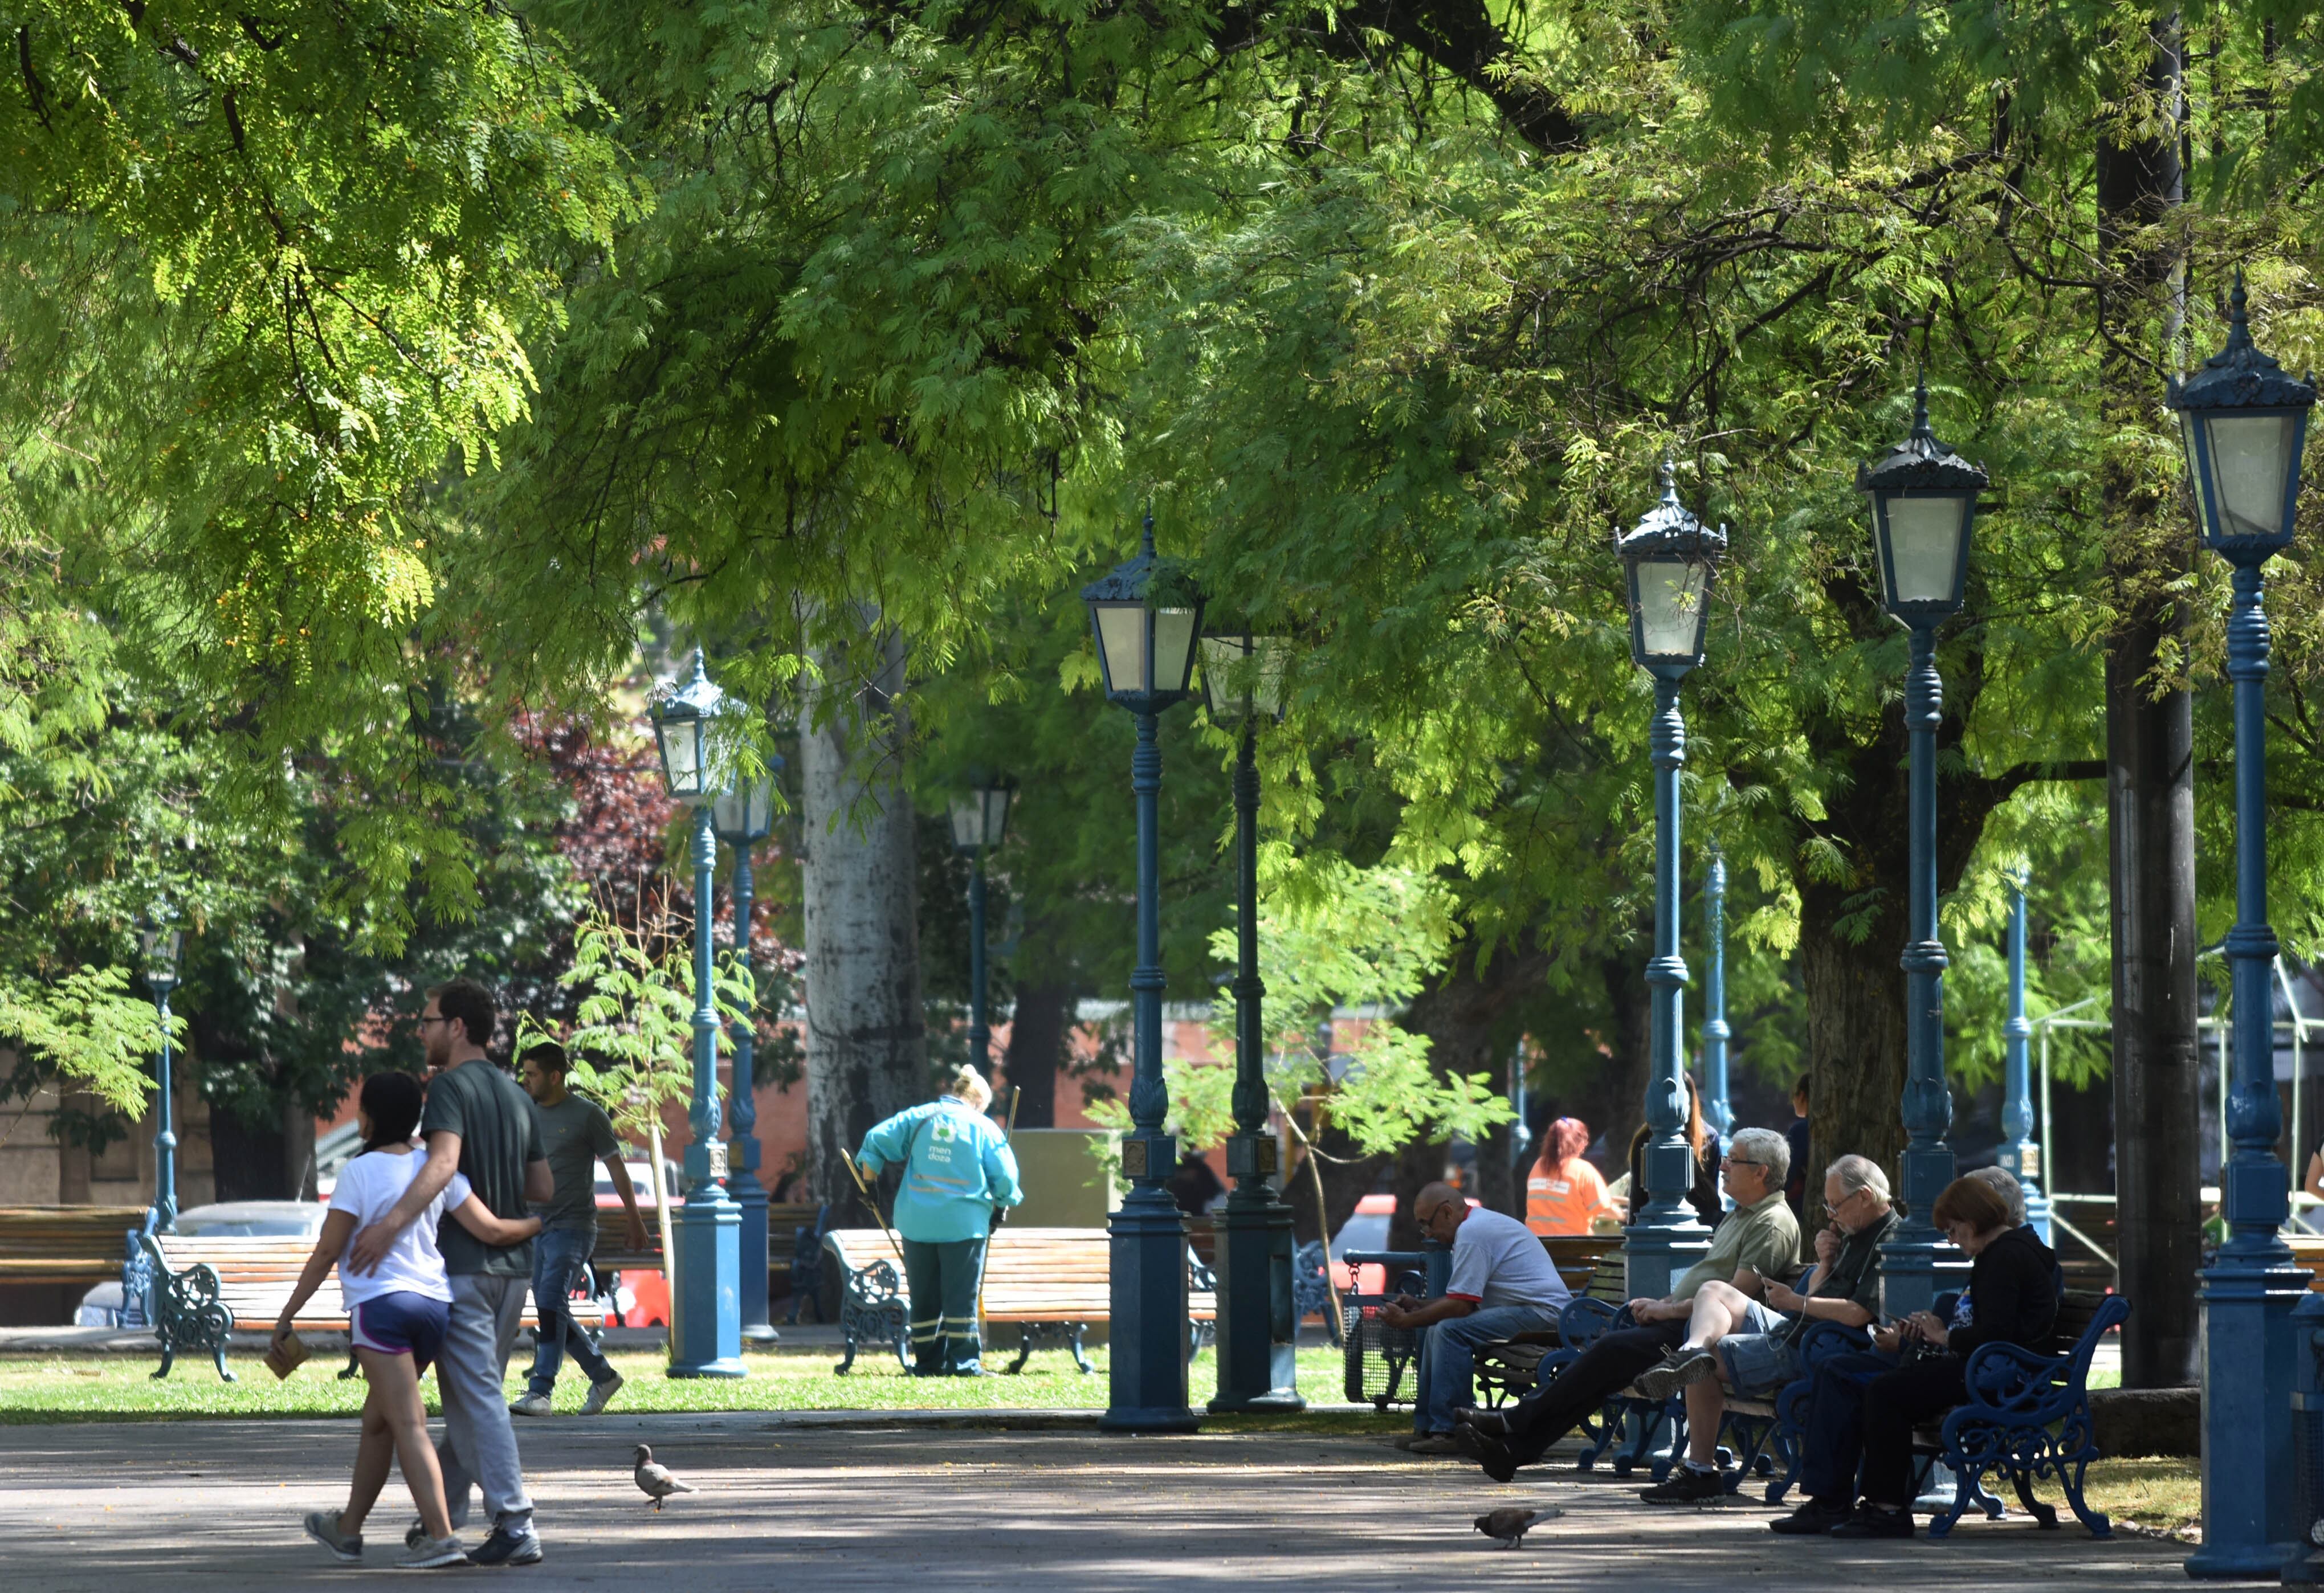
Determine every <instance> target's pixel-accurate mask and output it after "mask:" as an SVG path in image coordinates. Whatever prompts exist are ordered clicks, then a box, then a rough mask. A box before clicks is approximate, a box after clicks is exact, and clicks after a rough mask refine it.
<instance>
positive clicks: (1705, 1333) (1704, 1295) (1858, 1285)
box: [1638, 1156, 1896, 1505]
mask: <svg viewBox="0 0 2324 1593" xmlns="http://www.w3.org/2000/svg"><path fill="white" fill-rule="evenodd" d="M1823 1209H1824V1214H1825V1216H1826V1217H1827V1218H1828V1219H1829V1221H1828V1222H1827V1224H1826V1226H1825V1227H1823V1228H1822V1229H1819V1230H1818V1231H1817V1233H1816V1238H1815V1247H1816V1264H1815V1267H1814V1269H1813V1270H1812V1271H1811V1272H1810V1273H1809V1274H1808V1275H1807V1278H1806V1279H1805V1281H1804V1286H1803V1288H1802V1289H1797V1290H1795V1289H1792V1288H1790V1287H1787V1286H1786V1285H1784V1284H1783V1283H1781V1282H1780V1281H1778V1280H1776V1279H1775V1278H1769V1279H1767V1280H1766V1289H1765V1291H1764V1294H1763V1297H1762V1299H1760V1300H1754V1299H1752V1298H1750V1297H1749V1296H1748V1295H1747V1294H1744V1293H1743V1292H1742V1291H1741V1290H1740V1289H1738V1288H1735V1287H1732V1286H1731V1285H1727V1284H1721V1283H1708V1284H1705V1285H1702V1288H1701V1292H1700V1293H1698V1294H1696V1295H1695V1297H1694V1314H1693V1315H1692V1317H1691V1318H1689V1319H1688V1321H1687V1333H1686V1341H1685V1342H1684V1343H1683V1344H1681V1345H1679V1346H1678V1347H1677V1348H1676V1349H1673V1350H1672V1351H1671V1352H1670V1355H1669V1357H1668V1358H1666V1359H1665V1361H1664V1363H1663V1364H1662V1365H1661V1366H1659V1367H1652V1368H1650V1369H1648V1370H1646V1371H1645V1372H1642V1373H1640V1374H1639V1377H1638V1392H1639V1393H1641V1394H1644V1395H1646V1396H1648V1397H1649V1398H1652V1399H1666V1398H1668V1397H1669V1396H1670V1394H1671V1392H1672V1391H1673V1390H1674V1389H1677V1388H1682V1387H1683V1388H1684V1389H1685V1390H1686V1442H1687V1456H1686V1464H1685V1465H1683V1466H1682V1467H1680V1468H1679V1469H1676V1470H1674V1471H1673V1472H1672V1473H1671V1474H1670V1476H1669V1477H1668V1478H1665V1480H1663V1481H1662V1482H1659V1483H1657V1484H1655V1486H1654V1487H1650V1488H1646V1489H1642V1490H1641V1491H1640V1492H1639V1494H1638V1497H1640V1498H1641V1499H1644V1500H1645V1501H1646V1503H1647V1504H1649V1505H1701V1504H1707V1503H1709V1502H1711V1500H1714V1499H1717V1498H1719V1497H1720V1496H1721V1495H1722V1494H1723V1493H1724V1491H1725V1487H1726V1484H1725V1483H1724V1482H1723V1481H1721V1480H1720V1475H1719V1426H1720V1420H1721V1418H1722V1417H1724V1415H1725V1414H1726V1411H1727V1394H1726V1390H1727V1388H1728V1387H1732V1388H1733V1389H1734V1390H1735V1391H1736V1392H1737V1393H1738V1394H1742V1395H1768V1394H1773V1393H1774V1392H1775V1390H1777V1389H1779V1388H1781V1387H1783V1386H1784V1385H1785V1384H1786V1383H1789V1382H1792V1381H1793V1380H1794V1379H1795V1378H1797V1377H1799V1376H1800V1375H1801V1372H1802V1370H1803V1368H1802V1367H1801V1365H1800V1357H1799V1340H1800V1337H1801V1335H1802V1334H1803V1333H1804V1332H1806V1331H1807V1325H1808V1323H1809V1322H1810V1321H1834V1322H1839V1323H1840V1324H1842V1325H1843V1326H1846V1327H1851V1328H1862V1327H1869V1326H1870V1325H1871V1324H1872V1323H1874V1322H1876V1321H1878V1320H1879V1317H1880V1247H1881V1246H1882V1245H1883V1244H1885V1243H1886V1241H1887V1238H1888V1236H1889V1234H1890V1233H1892V1232H1893V1231H1895V1227H1896V1211H1895V1207H1893V1206H1892V1205H1890V1204H1889V1199H1888V1175H1887V1174H1885V1173H1883V1172H1882V1171H1881V1170H1880V1167H1879V1164H1877V1162H1874V1161H1872V1160H1871V1159H1870V1158H1869V1157H1867V1156H1842V1157H1840V1160H1838V1161H1836V1162H1834V1163H1833V1164H1832V1165H1831V1168H1830V1170H1829V1171H1827V1172H1826V1173H1825V1174H1824V1175H1823ZM1722 1377H1724V1379H1725V1385H1724V1386H1722V1385H1721V1382H1720V1379H1721V1378H1722Z"/></svg>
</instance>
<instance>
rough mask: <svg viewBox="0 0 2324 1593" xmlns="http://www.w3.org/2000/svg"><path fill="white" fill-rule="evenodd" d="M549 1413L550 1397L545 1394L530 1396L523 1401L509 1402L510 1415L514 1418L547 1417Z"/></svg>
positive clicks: (526, 1396)
mask: <svg viewBox="0 0 2324 1593" xmlns="http://www.w3.org/2000/svg"><path fill="white" fill-rule="evenodd" d="M509 1414H510V1415H512V1416H546V1415H548V1414H549V1395H545V1394H528V1395H525V1396H524V1397H523V1398H522V1399H514V1400H511V1401H510V1402H509Z"/></svg>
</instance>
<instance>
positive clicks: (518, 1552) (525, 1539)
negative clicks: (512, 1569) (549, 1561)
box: [468, 1527, 540, 1565]
mask: <svg viewBox="0 0 2324 1593" xmlns="http://www.w3.org/2000/svg"><path fill="white" fill-rule="evenodd" d="M468 1563H469V1564H470V1565H539V1563H540V1534H539V1533H525V1534H524V1535H523V1536H522V1537H512V1536H511V1535H510V1534H509V1533H507V1532H506V1531H504V1530H503V1529H502V1528H500V1527H494V1528H493V1535H492V1536H491V1537H489V1538H486V1539H485V1540H484V1542H481V1543H479V1544H477V1545H476V1546H475V1548H473V1549H471V1550H469V1551H468Z"/></svg>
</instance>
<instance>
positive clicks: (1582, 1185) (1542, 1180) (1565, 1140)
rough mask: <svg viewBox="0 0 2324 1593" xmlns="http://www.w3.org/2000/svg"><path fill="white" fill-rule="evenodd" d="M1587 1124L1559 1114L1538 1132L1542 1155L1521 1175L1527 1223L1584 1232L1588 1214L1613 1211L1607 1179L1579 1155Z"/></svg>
mask: <svg viewBox="0 0 2324 1593" xmlns="http://www.w3.org/2000/svg"><path fill="white" fill-rule="evenodd" d="M1589 1148H1590V1125H1589V1124H1587V1123H1585V1122H1583V1121H1582V1119H1579V1118H1560V1119H1557V1121H1555V1122H1554V1123H1552V1124H1551V1125H1550V1126H1549V1132H1548V1133H1547V1134H1545V1135H1544V1136H1543V1137H1542V1146H1541V1157H1540V1159H1539V1160H1537V1161H1535V1163H1534V1165H1533V1172H1532V1173H1531V1174H1528V1175H1527V1177H1526V1227H1527V1228H1530V1229H1533V1230H1534V1232H1535V1233H1539V1234H1556V1233H1588V1232H1589V1231H1590V1225H1591V1221H1592V1220H1595V1219H1597V1218H1600V1217H1611V1216H1613V1215H1614V1202H1613V1201H1612V1200H1611V1199H1609V1197H1608V1195H1607V1193H1606V1180H1605V1179H1604V1178H1603V1177H1601V1176H1600V1174H1599V1172H1598V1169H1597V1168H1595V1167H1593V1166H1591V1165H1590V1163H1589V1162H1588V1161H1586V1160H1584V1159H1583V1157H1582V1152H1583V1151H1585V1150H1588V1149H1589Z"/></svg>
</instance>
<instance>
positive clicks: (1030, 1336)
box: [823, 1227, 1218, 1375]
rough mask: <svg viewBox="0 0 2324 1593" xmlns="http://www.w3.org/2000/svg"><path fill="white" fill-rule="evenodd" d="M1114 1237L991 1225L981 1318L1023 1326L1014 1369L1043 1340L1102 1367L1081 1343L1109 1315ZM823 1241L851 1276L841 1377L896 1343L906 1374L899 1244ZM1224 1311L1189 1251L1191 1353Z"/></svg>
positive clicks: (905, 1304) (1080, 1362)
mask: <svg viewBox="0 0 2324 1593" xmlns="http://www.w3.org/2000/svg"><path fill="white" fill-rule="evenodd" d="M823 1243H824V1248H825V1250H826V1251H828V1252H829V1253H830V1256H831V1258H832V1260H833V1262H834V1264H835V1265H836V1266H837V1267H838V1268H839V1274H840V1276H841V1277H842V1278H843V1279H844V1280H845V1283H844V1292H843V1294H842V1298H841V1303H840V1309H839V1326H840V1331H841V1333H842V1334H843V1335H844V1337H845V1339H846V1340H847V1358H846V1359H844V1360H843V1361H841V1362H840V1363H839V1366H838V1367H837V1368H836V1369H837V1370H838V1371H839V1372H840V1373H842V1374H843V1375H844V1373H845V1372H846V1371H847V1370H848V1368H849V1367H853V1365H854V1364H855V1355H856V1351H857V1350H858V1349H861V1348H862V1347H863V1346H865V1345H870V1344H886V1345H890V1346H891V1347H893V1349H895V1352H896V1361H897V1364H898V1365H899V1366H901V1367H904V1368H905V1369H907V1370H909V1369H910V1367H911V1358H910V1327H909V1317H910V1308H911V1299H910V1295H909V1294H908V1291H907V1289H906V1287H905V1283H904V1268H903V1263H902V1259H901V1257H899V1256H898V1254H897V1252H896V1249H895V1247H894V1241H893V1240H892V1239H890V1238H889V1236H888V1233H887V1231H886V1230H885V1229H877V1228H839V1229H832V1230H831V1231H830V1232H828V1233H826V1234H825V1235H824V1236H823ZM1110 1245H1111V1239H1110V1238H1109V1237H1108V1235H1107V1233H1106V1231H1105V1229H1102V1228H1006V1227H1004V1228H1000V1229H994V1230H993V1234H992V1238H991V1240H990V1241H989V1242H988V1243H987V1245H986V1247H985V1252H984V1302H983V1303H984V1321H985V1322H986V1323H988V1324H991V1325H995V1326H999V1325H1007V1326H1010V1327H1013V1328H1015V1329H1017V1330H1018V1349H1017V1358H1016V1359H1015V1360H1014V1361H1012V1362H1011V1363H1010V1367H1009V1369H1010V1371H1011V1372H1021V1371H1023V1370H1024V1369H1025V1363H1026V1362H1027V1361H1028V1359H1030V1358H1032V1354H1033V1351H1034V1350H1035V1349H1037V1348H1039V1347H1040V1346H1041V1345H1042V1344H1044V1343H1056V1344H1059V1345H1062V1347H1063V1348H1065V1349H1067V1350H1069V1351H1071V1352H1072V1355H1073V1358H1074V1365H1075V1366H1077V1367H1080V1368H1081V1369H1082V1370H1083V1371H1084V1372H1092V1371H1094V1370H1096V1367H1093V1366H1092V1365H1091V1364H1090V1359H1089V1356H1088V1354H1087V1353H1086V1351H1085V1349H1084V1345H1083V1343H1082V1340H1083V1337H1084V1335H1085V1334H1086V1333H1087V1332H1088V1331H1089V1329H1090V1326H1091V1324H1093V1323H1095V1322H1104V1321H1111V1317H1112V1311H1113V1302H1112V1294H1111V1275H1112V1272H1111V1267H1112V1254H1111V1249H1110V1248H1109V1247H1110ZM1217 1315H1218V1301H1217V1285H1216V1283H1215V1281H1214V1280H1213V1277H1212V1276H1211V1271H1210V1268H1208V1267H1206V1266H1202V1265H1201V1264H1200V1263H1199V1262H1196V1261H1194V1259H1193V1257H1192V1256H1191V1255H1189V1257H1188V1260H1187V1288H1186V1317H1187V1344H1188V1353H1189V1354H1190V1355H1191V1354H1193V1353H1194V1352H1195V1351H1196V1350H1199V1349H1200V1348H1201V1345H1202V1336H1203V1332H1204V1331H1205V1330H1207V1329H1208V1328H1209V1326H1210V1325H1211V1323H1212V1322H1213V1321H1215V1320H1216V1318H1217Z"/></svg>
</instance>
